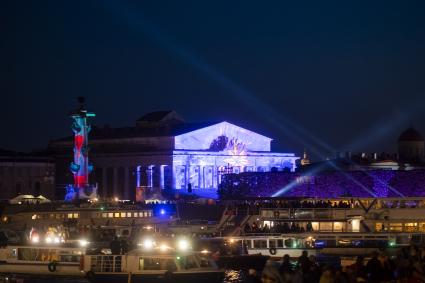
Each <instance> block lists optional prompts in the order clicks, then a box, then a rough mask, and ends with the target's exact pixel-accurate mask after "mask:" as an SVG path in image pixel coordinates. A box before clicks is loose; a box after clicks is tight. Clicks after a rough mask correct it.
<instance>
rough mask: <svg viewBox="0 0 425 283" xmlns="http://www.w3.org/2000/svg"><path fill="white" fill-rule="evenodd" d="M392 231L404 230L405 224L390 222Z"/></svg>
mask: <svg viewBox="0 0 425 283" xmlns="http://www.w3.org/2000/svg"><path fill="white" fill-rule="evenodd" d="M390 231H395V232H402V231H403V225H402V224H401V223H390Z"/></svg>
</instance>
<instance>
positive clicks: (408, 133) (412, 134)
mask: <svg viewBox="0 0 425 283" xmlns="http://www.w3.org/2000/svg"><path fill="white" fill-rule="evenodd" d="M398 141H399V142H403V141H418V142H423V141H424V138H423V137H422V135H421V134H420V133H419V132H418V131H417V130H415V129H414V128H412V127H410V128H408V129H407V130H405V131H404V132H402V133H401V135H400V136H399V138H398Z"/></svg>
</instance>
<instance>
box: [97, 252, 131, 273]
mask: <svg viewBox="0 0 425 283" xmlns="http://www.w3.org/2000/svg"><path fill="white" fill-rule="evenodd" d="M122 262H123V256H122V255H92V256H90V267H91V270H92V271H94V272H122V267H123V266H122Z"/></svg>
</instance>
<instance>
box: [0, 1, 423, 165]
mask: <svg viewBox="0 0 425 283" xmlns="http://www.w3.org/2000/svg"><path fill="white" fill-rule="evenodd" d="M424 11H425V1H422V0H421V1H403V0H400V1H331V2H330V1H310V2H306V1H228V0H227V1H222V2H220V1H198V0H197V1H191V2H187V1H132V2H130V1H91V0H83V1H76V0H75V1H74V0H73V1H57V0H53V1H13V0H11V1H2V3H1V4H0V29H1V30H0V36H1V45H0V71H1V76H0V93H1V97H2V104H1V105H2V110H1V111H0V115H1V116H0V118H1V121H2V134H1V136H2V138H1V142H0V148H6V149H15V150H23V151H28V150H31V149H35V148H43V147H45V146H46V145H47V143H48V140H49V139H52V138H57V137H62V136H65V135H69V134H70V133H71V131H70V129H69V125H70V119H69V118H68V117H67V113H68V111H69V110H71V109H73V108H75V107H76V97H77V96H86V99H87V106H88V107H89V108H90V109H92V110H94V111H95V112H96V113H97V117H96V118H95V119H94V120H93V122H94V123H95V124H97V125H105V124H109V125H111V126H126V125H133V124H134V121H135V120H136V119H137V118H139V117H140V116H141V115H142V114H144V113H146V112H149V111H154V110H162V109H164V110H165V109H174V110H176V111H177V112H179V113H180V114H181V115H182V116H183V117H184V118H185V119H186V120H187V121H192V122H199V121H221V120H227V121H229V122H233V123H235V124H238V125H241V126H243V127H246V128H248V129H252V130H254V131H257V132H259V133H263V134H265V135H267V136H270V137H272V138H274V139H275V142H274V149H276V150H279V151H295V152H297V153H298V154H300V152H301V151H302V149H303V148H304V147H307V149H308V150H309V151H310V152H312V153H316V154H315V156H316V158H318V157H326V156H331V155H333V152H335V151H345V150H351V151H354V152H356V151H383V150H387V151H389V150H394V149H395V143H396V140H397V137H398V135H399V133H400V131H401V130H402V129H404V128H406V127H408V126H409V125H413V126H415V127H416V128H417V129H418V130H419V131H420V132H422V134H425V111H424V110H425V107H424V106H425V16H424Z"/></svg>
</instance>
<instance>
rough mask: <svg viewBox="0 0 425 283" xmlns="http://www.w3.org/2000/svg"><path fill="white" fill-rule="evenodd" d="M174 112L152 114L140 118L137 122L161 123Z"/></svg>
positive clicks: (166, 111) (155, 112)
mask: <svg viewBox="0 0 425 283" xmlns="http://www.w3.org/2000/svg"><path fill="white" fill-rule="evenodd" d="M172 112H173V111H172V110H165V111H154V112H150V113H147V114H145V115H143V116H142V117H140V118H139V119H138V120H137V122H160V121H161V120H163V119H164V118H165V117H167V116H168V115H169V114H170V113H172Z"/></svg>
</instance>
